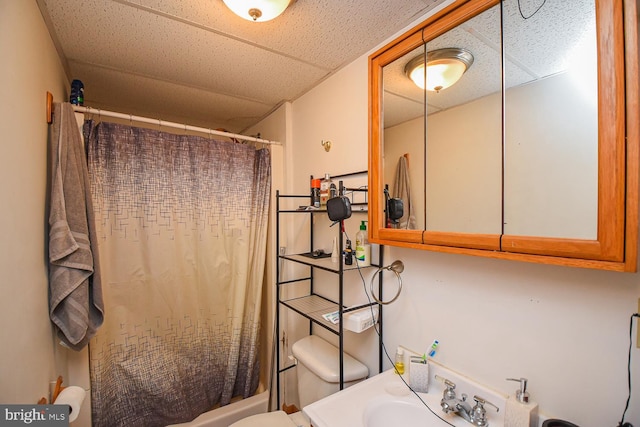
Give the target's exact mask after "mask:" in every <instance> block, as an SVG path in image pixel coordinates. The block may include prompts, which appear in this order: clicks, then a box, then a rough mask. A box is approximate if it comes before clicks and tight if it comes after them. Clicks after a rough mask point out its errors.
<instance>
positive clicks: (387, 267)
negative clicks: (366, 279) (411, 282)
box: [369, 261, 404, 305]
mask: <svg viewBox="0 0 640 427" xmlns="http://www.w3.org/2000/svg"><path fill="white" fill-rule="evenodd" d="M397 262H398V261H396V263H397ZM396 263H393V264H391V265H388V266H386V267H380V268H379V269H377V270H376V272H375V273H373V276H371V282H370V284H369V290H370V291H371V296H372V297H373V299H374V300H375V301H376V302H377V303H378V304H382V305H387V304H391V303H392V302H394V301H395V300H397V299H398V297H399V296H400V292H401V291H402V277H400V272H399V271H398V270H399V268H394V267H396ZM403 268H404V267H403ZM384 270H389V271H393V273H394V274H395V275H396V278H397V279H398V292H397V293H396V294H395V295H394V297H393V298H391V299H390V300H389V301H382V300H380V299H378V297H376V294H375V293H374V291H373V281H374V279H375V278H376V276H377V275H378V274H380V273H381V272H383V271H384ZM400 271H402V270H401V269H400Z"/></svg>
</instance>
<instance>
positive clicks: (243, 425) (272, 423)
mask: <svg viewBox="0 0 640 427" xmlns="http://www.w3.org/2000/svg"><path fill="white" fill-rule="evenodd" d="M229 427H296V425H295V424H294V423H293V421H291V418H289V416H288V415H287V414H286V413H285V412H284V411H275V412H267V413H264V414H258V415H252V416H250V417H247V418H243V419H241V420H240V421H237V422H235V423H233V424H231V425H230V426H229Z"/></svg>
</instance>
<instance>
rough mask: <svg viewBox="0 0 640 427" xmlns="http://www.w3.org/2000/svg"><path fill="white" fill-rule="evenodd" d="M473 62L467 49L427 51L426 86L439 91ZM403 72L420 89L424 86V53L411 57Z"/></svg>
mask: <svg viewBox="0 0 640 427" xmlns="http://www.w3.org/2000/svg"><path fill="white" fill-rule="evenodd" d="M471 64H473V55H472V54H471V52H469V51H468V50H464V49H460V48H446V49H438V50H433V51H431V52H427V75H426V88H427V90H430V91H433V92H440V91H441V90H443V89H446V88H448V87H450V86H452V85H453V84H455V83H456V82H457V81H458V80H460V77H462V75H463V74H464V73H465V71H467V70H468V69H469V67H471ZM404 73H405V74H406V75H407V77H409V78H410V79H411V80H413V82H414V83H415V84H416V86H418V87H419V88H420V89H424V88H425V74H424V55H420V56H417V57H415V58H413V59H412V60H411V61H409V63H407V65H406V66H405V67H404Z"/></svg>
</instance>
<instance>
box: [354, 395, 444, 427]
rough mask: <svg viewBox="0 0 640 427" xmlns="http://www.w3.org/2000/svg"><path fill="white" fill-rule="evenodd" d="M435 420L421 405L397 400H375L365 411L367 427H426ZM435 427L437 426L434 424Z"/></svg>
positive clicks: (365, 424)
mask: <svg viewBox="0 0 640 427" xmlns="http://www.w3.org/2000/svg"><path fill="white" fill-rule="evenodd" d="M432 418H435V417H433V415H432V414H431V413H430V412H429V410H428V409H427V408H426V407H425V406H424V405H422V404H421V403H414V402H407V401H405V400H397V399H388V398H387V399H374V400H372V401H371V402H369V403H368V404H367V406H366V407H365V409H364V426H365V427H389V426H403V427H413V426H416V427H418V426H420V427H424V426H425V425H426V424H425V421H427V420H428V419H432ZM434 425H435V424H434Z"/></svg>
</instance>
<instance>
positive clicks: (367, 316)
mask: <svg viewBox="0 0 640 427" xmlns="http://www.w3.org/2000/svg"><path fill="white" fill-rule="evenodd" d="M343 319H344V329H347V330H349V331H351V332H358V333H360V332H362V331H365V330H367V329H369V328H370V327H372V326H373V325H374V324H375V323H376V322H377V321H378V306H377V305H374V306H371V307H365V308H361V309H360V310H356V311H350V312H348V313H345V314H344V315H343Z"/></svg>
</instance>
